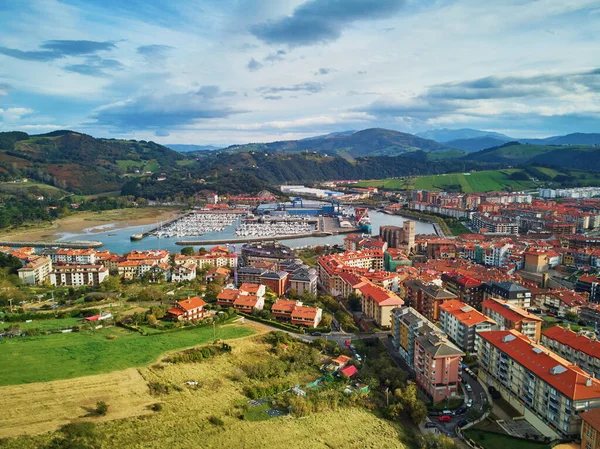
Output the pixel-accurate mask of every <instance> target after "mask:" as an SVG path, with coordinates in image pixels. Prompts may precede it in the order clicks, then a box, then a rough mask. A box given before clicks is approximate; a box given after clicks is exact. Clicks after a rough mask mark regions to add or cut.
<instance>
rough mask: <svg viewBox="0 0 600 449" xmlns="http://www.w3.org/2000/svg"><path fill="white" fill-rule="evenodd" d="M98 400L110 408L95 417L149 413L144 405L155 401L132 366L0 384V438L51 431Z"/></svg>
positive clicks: (81, 416)
mask: <svg viewBox="0 0 600 449" xmlns="http://www.w3.org/2000/svg"><path fill="white" fill-rule="evenodd" d="M98 401H105V402H106V403H107V404H109V405H110V408H109V413H108V415H107V416H106V417H102V418H94V419H95V420H107V419H121V418H127V417H130V416H136V415H140V414H145V413H151V412H150V411H149V410H148V408H147V407H148V405H150V404H152V403H154V402H156V401H155V400H154V399H153V398H152V397H151V396H150V395H149V394H148V386H147V383H146V381H145V380H144V378H143V377H142V376H141V375H140V373H139V372H138V371H137V370H136V369H133V368H130V369H127V370H124V371H116V372H113V373H109V374H100V375H97V376H87V377H80V378H77V379H69V380H56V381H53V382H41V383H34V384H27V385H11V386H6V387H0V404H2V405H0V409H2V413H0V438H6V437H14V436H17V435H23V434H30V435H35V434H39V433H44V432H50V431H54V430H56V429H57V428H59V427H60V426H62V425H64V424H68V423H69V422H71V421H73V420H76V419H79V418H83V417H84V416H85V415H87V414H89V412H90V410H93V409H94V408H95V406H96V402H98Z"/></svg>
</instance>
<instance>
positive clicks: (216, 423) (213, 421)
mask: <svg viewBox="0 0 600 449" xmlns="http://www.w3.org/2000/svg"><path fill="white" fill-rule="evenodd" d="M208 422H209V423H211V424H212V425H213V426H220V427H224V426H225V422H224V421H223V420H222V419H221V418H218V417H216V416H214V415H213V416H210V417H209V418H208Z"/></svg>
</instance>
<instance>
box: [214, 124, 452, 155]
mask: <svg viewBox="0 0 600 449" xmlns="http://www.w3.org/2000/svg"><path fill="white" fill-rule="evenodd" d="M446 150H448V148H447V147H445V146H444V145H441V144H439V143H437V142H434V141H433V140H428V139H422V138H420V137H417V136H414V135H412V134H407V133H401V132H398V131H391V130H388V129H381V128H371V129H364V130H362V131H356V132H352V133H333V134H328V135H326V136H322V137H315V138H309V139H303V140H285V141H280V142H271V143H251V144H246V145H233V146H230V147H227V148H225V149H224V150H223V151H224V152H227V153H247V152H251V151H262V152H267V153H298V152H302V151H310V152H316V153H319V154H327V155H330V156H340V157H344V158H346V159H348V160H352V159H354V158H357V157H362V156H396V155H400V154H403V153H409V152H414V151H427V152H441V151H446Z"/></svg>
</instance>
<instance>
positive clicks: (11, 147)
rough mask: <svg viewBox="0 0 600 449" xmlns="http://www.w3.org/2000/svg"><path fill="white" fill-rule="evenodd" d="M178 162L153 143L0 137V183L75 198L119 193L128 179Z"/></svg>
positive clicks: (73, 136)
mask: <svg viewBox="0 0 600 449" xmlns="http://www.w3.org/2000/svg"><path fill="white" fill-rule="evenodd" d="M184 159H185V156H183V155H181V154H179V153H177V152H176V151H173V150H170V149H168V148H166V147H163V146H162V145H158V144H156V143H154V142H146V141H133V140H116V139H96V138H93V137H91V136H88V135H86V134H81V133H76V132H73V131H56V132H52V133H48V134H42V135H35V136H30V135H27V134H26V133H12V132H11V133H0V181H10V180H12V179H14V178H16V177H27V178H32V179H35V180H36V181H40V182H43V183H46V184H50V185H53V186H56V187H58V188H61V189H65V190H68V191H70V192H74V193H80V194H94V193H101V192H108V191H115V190H120V189H121V187H122V186H123V184H124V183H125V182H126V181H127V177H129V176H137V175H138V174H141V173H144V172H145V171H151V172H153V173H155V172H158V171H169V170H172V169H176V168H177V167H178V165H179V164H178V162H180V161H182V160H184Z"/></svg>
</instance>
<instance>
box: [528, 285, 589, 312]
mask: <svg viewBox="0 0 600 449" xmlns="http://www.w3.org/2000/svg"><path fill="white" fill-rule="evenodd" d="M532 293H533V292H532ZM533 302H534V303H535V305H536V306H538V307H539V308H540V309H542V310H543V311H545V312H549V313H553V314H554V315H556V316H558V317H564V316H565V314H567V313H575V314H577V315H578V314H579V310H580V308H581V306H584V305H585V304H587V302H588V301H587V297H586V295H585V293H577V292H574V291H573V290H569V289H566V288H559V289H554V290H544V291H541V292H539V293H535V294H534V298H533Z"/></svg>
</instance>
